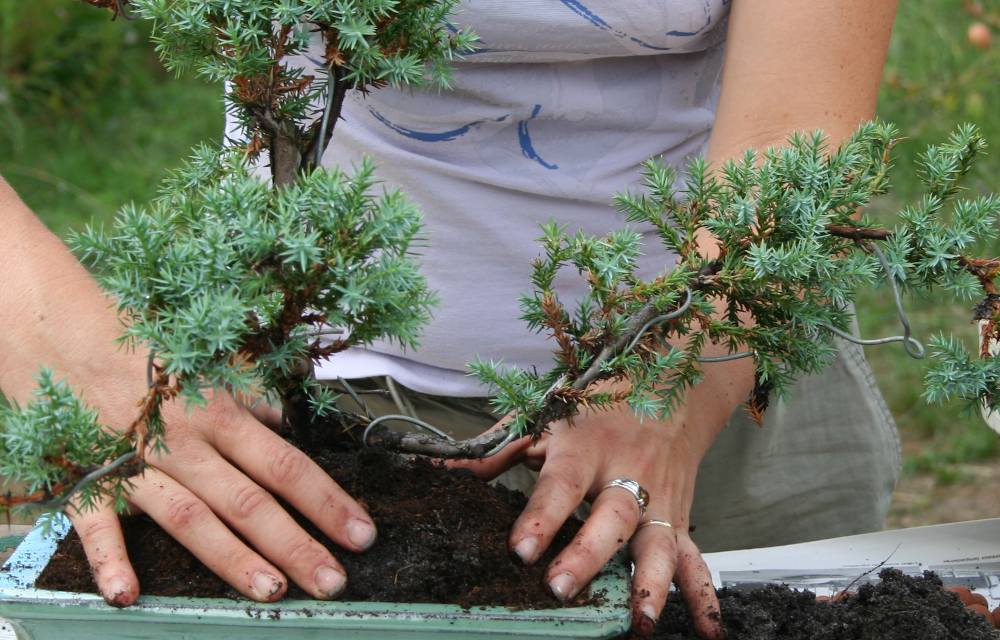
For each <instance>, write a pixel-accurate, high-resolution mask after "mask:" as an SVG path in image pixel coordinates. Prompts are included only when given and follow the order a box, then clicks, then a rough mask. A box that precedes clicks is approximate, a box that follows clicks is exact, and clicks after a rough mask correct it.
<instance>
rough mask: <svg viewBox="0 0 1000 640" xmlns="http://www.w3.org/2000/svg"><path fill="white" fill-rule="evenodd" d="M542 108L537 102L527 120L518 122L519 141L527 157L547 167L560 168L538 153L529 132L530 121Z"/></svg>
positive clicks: (522, 151)
mask: <svg viewBox="0 0 1000 640" xmlns="http://www.w3.org/2000/svg"><path fill="white" fill-rule="evenodd" d="M541 110H542V105H540V104H536V105H535V108H534V109H532V110H531V116H530V117H529V118H528V119H527V120H521V121H520V122H518V123H517V141H518V143H520V145H521V153H523V154H524V157H525V158H528V159H529V160H534V161H535V162H537V163H538V164H540V165H542V166H543V167H545V168H546V169H558V168H559V165H557V164H551V163H548V162H546V161H545V160H543V159H542V157H541V156H539V155H538V152H537V151H535V145H534V144H532V142H531V134H530V133H528V122H529V121H530V120H534V119H535V118H537V117H538V114H539V112H540V111H541Z"/></svg>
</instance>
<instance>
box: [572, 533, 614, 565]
mask: <svg viewBox="0 0 1000 640" xmlns="http://www.w3.org/2000/svg"><path fill="white" fill-rule="evenodd" d="M567 551H568V554H569V555H570V556H571V557H572V558H573V560H574V563H575V564H579V565H581V566H583V567H587V568H600V567H601V566H602V565H603V564H604V562H605V560H606V558H604V557H602V554H601V553H600V552H598V550H597V549H596V547H595V545H594V542H593V541H592V540H588V539H586V538H584V539H579V538H578V539H576V540H574V541H573V543H572V544H571V545H570V546H569V549H568V550H567Z"/></svg>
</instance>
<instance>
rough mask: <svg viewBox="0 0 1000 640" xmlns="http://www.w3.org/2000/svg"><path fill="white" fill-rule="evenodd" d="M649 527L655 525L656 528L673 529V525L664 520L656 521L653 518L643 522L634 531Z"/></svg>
mask: <svg viewBox="0 0 1000 640" xmlns="http://www.w3.org/2000/svg"><path fill="white" fill-rule="evenodd" d="M649 525H656V526H657V527H666V528H668V529H673V528H674V525H672V524H670V522H668V521H666V520H656V519H655V518H650V519H649V520H646V521H645V522H643V523H642V524H640V525H639V527H638V528H637V529H636V531H638V530H639V529H642V528H643V527H648V526H649Z"/></svg>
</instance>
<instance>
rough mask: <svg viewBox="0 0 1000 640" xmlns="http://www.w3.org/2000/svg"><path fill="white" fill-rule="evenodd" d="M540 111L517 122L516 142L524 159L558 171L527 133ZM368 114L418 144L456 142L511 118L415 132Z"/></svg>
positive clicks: (374, 112)
mask: <svg viewBox="0 0 1000 640" xmlns="http://www.w3.org/2000/svg"><path fill="white" fill-rule="evenodd" d="M541 110H542V105H540V104H536V105H535V106H534V108H532V110H531V115H530V116H528V118H526V119H524V120H519V121H518V123H517V142H518V144H519V145H520V147H521V153H522V154H523V155H524V157H525V158H528V159H529V160H534V161H535V162H537V163H538V164H540V165H542V166H543V167H545V168H546V169H558V168H559V165H557V164H553V163H550V162H546V161H545V160H544V159H543V158H542V157H541V156H540V155H539V154H538V152H537V151H536V150H535V145H534V143H533V142H532V141H531V133H530V132H529V131H528V122H529V121H531V120H534V119H535V118H537V117H538V114H539V113H540V112H541ZM368 112H369V113H370V114H372V117H374V118H375V119H376V120H378V121H379V122H381V123H382V124H384V125H385V126H387V127H389V128H390V129H392V130H393V131H395V132H396V133H398V134H399V135H401V136H405V137H407V138H410V139H411V140H419V141H420V142H450V141H452V140H456V139H458V138H461V137H462V136H464V135H466V134H467V133H469V132H470V131H472V129H474V128H476V127H478V126H479V125H482V124H486V123H488V122H503V121H505V120H506V119H507V118H509V117H510V116H511V114H509V113H508V114H506V115H503V116H500V117H499V118H492V119H486V120H474V121H472V122H470V123H468V124H464V125H462V126H461V127H456V128H454V129H447V130H445V131H417V130H416V129H410V128H409V127H404V126H401V125H398V124H396V123H395V122H393V121H391V120H389V118H387V117H385V116H384V115H382V114H381V113H379V112H378V111H377V110H376V109H375V108H374V107H368Z"/></svg>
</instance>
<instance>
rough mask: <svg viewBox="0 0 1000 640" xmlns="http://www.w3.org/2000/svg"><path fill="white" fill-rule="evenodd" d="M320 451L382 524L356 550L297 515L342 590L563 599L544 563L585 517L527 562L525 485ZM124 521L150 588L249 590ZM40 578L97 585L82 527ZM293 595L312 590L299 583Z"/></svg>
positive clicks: (133, 556)
mask: <svg viewBox="0 0 1000 640" xmlns="http://www.w3.org/2000/svg"><path fill="white" fill-rule="evenodd" d="M314 457H315V459H316V460H317V462H318V463H319V464H320V466H322V467H323V468H324V469H326V470H327V471H328V472H329V473H330V474H331V475H332V476H333V477H334V479H335V480H336V481H337V482H338V483H339V484H340V486H341V487H343V488H344V490H346V491H347V492H348V493H349V494H350V495H352V496H353V497H354V498H355V499H356V500H358V501H359V502H360V503H361V504H362V505H363V506H364V507H365V508H366V509H368V512H369V513H370V514H371V516H372V518H373V519H374V520H375V523H376V525H377V527H378V539H377V541H376V543H375V545H374V546H373V547H372V548H371V549H369V550H368V551H366V552H365V553H362V554H355V553H350V552H348V551H345V550H343V549H340V548H338V547H337V546H336V545H335V544H334V543H332V542H330V541H329V540H328V539H326V537H325V536H323V534H322V533H321V532H320V531H319V530H318V529H316V528H315V527H314V526H312V525H311V524H310V523H308V522H307V521H305V519H304V518H301V517H298V516H297V519H299V521H300V522H301V523H302V524H303V526H304V527H305V528H306V529H307V531H309V533H310V534H311V535H312V536H313V537H315V538H316V539H317V540H319V541H320V542H322V543H323V544H325V545H326V546H328V547H329V548H330V549H331V551H332V552H333V554H334V556H335V557H336V558H337V559H338V560H339V561H340V562H341V563H342V564H343V565H344V567H345V569H346V570H347V576H348V581H347V592H346V593H345V594H344V595H343V596H342V598H341V599H343V600H348V601H372V602H424V603H427V602H431V603H450V604H459V605H462V606H465V607H474V606H487V605H502V606H507V607H513V608H532V609H540V608H552V607H558V606H561V604H560V603H559V602H558V601H557V600H556V599H555V598H554V597H553V596H552V594H551V592H550V591H549V589H548V588H547V586H546V585H545V583H544V572H545V567H546V565H547V564H548V563H549V562H550V561H551V560H552V559H553V558H554V557H555V554H556V553H557V552H558V551H559V550H560V549H562V548H563V547H565V546H566V545H567V544H568V543H569V542H570V540H572V537H573V535H574V534H575V533H576V531H577V530H578V529H579V527H580V524H581V523H580V522H579V521H577V520H575V519H574V520H571V521H570V522H568V523H567V524H566V525H565V526H564V527H563V528H562V530H561V531H560V532H559V534H558V536H557V537H556V539H555V541H554V542H553V544H552V545H551V547H550V549H549V550H548V552H547V553H546V554H545V555H544V556H543V557H542V558H541V559H540V560H539V561H538V562H537V563H535V565H533V566H530V567H527V566H524V565H523V564H521V562H520V561H518V560H516V559H515V558H514V557H512V556H511V554H509V552H508V550H507V535H508V532H509V531H510V528H511V525H512V524H513V523H514V521H515V520H516V519H517V517H518V515H519V514H520V513H521V511H522V510H523V509H524V506H525V505H526V503H527V499H526V498H525V497H524V496H523V495H522V494H520V493H517V492H514V491H510V490H508V489H505V488H503V487H494V486H490V485H488V484H486V483H485V482H483V481H482V480H480V479H478V478H476V477H475V476H473V475H472V474H471V473H468V472H461V471H451V470H448V469H445V468H443V467H441V466H438V465H433V464H431V463H429V462H427V461H425V460H422V459H417V460H415V461H412V462H410V461H404V460H402V459H401V458H399V457H397V456H394V455H392V454H389V453H386V452H385V451H383V450H380V449H365V450H362V451H360V452H344V451H335V452H331V451H327V452H323V453H320V454H318V455H315V456H314ZM123 525H124V529H125V538H126V546H127V548H128V555H129V558H130V560H131V561H132V563H133V566H134V567H135V570H136V573H137V575H138V577H139V584H140V585H141V590H142V593H144V594H151V595H162V596H196V597H227V598H240V597H241V596H240V595H239V594H238V593H237V592H236V591H235V590H233V589H232V588H231V587H229V585H227V584H226V583H225V582H223V581H222V580H221V579H219V578H218V577H216V576H215V575H214V574H213V573H212V572H211V571H209V570H208V569H206V568H205V567H204V566H203V565H202V564H201V563H200V562H198V560H197V559H196V558H195V557H194V556H193V555H191V554H190V553H189V552H188V551H187V550H186V549H184V548H183V547H182V546H181V545H180V544H179V543H177V542H175V541H174V540H173V539H172V538H171V537H170V536H168V535H167V534H166V533H165V532H164V531H163V530H162V529H160V528H159V526H157V525H156V524H155V523H154V522H152V521H151V520H150V519H149V518H147V517H146V516H136V517H129V518H125V519H123ZM36 586H38V587H40V588H45V589H55V590H61V591H80V592H86V593H97V588H96V586H95V584H94V582H93V580H92V578H91V575H90V568H89V565H88V564H87V559H86V556H85V555H84V552H83V546H82V545H81V543H80V540H79V537H78V536H77V535H76V532H75V531H72V532H71V533H70V535H69V536H67V538H66V539H65V540H64V541H63V542H62V543H61V544H60V546H59V549H58V551H57V552H56V554H55V556H54V557H53V559H52V561H51V562H50V563H49V565H48V567H46V569H45V571H44V572H43V573H42V575H41V577H40V578H39V579H38V581H37V583H36ZM287 597H289V598H305V599H308V598H310V596H309V595H308V594H306V593H304V592H303V591H301V590H300V589H299V588H298V587H297V586H295V585H294V584H290V585H289V589H288V595H287ZM584 602H585V601H584V600H579V601H577V602H576V603H574V604H583V603H584Z"/></svg>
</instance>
